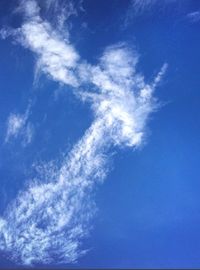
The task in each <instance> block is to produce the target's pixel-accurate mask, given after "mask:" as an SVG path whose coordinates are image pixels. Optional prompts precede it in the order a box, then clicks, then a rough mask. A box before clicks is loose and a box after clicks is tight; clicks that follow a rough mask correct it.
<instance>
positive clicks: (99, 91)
mask: <svg viewBox="0 0 200 270" xmlns="http://www.w3.org/2000/svg"><path fill="white" fill-rule="evenodd" d="M23 8H24V10H25V14H26V21H25V23H24V24H23V25H22V27H21V28H20V29H19V33H20V39H18V40H20V42H21V44H22V45H24V46H25V47H27V48H29V49H30V50H32V52H34V53H35V54H36V55H37V57H38V63H39V65H40V68H41V71H42V72H44V73H46V74H47V75H48V76H50V78H51V79H53V80H55V81H57V82H59V83H63V84H66V85H70V86H72V88H73V91H74V92H75V93H76V95H77V97H79V98H81V99H82V100H83V101H86V102H88V103H89V104H90V105H91V107H92V109H93V113H94V120H93V123H92V124H91V126H90V128H89V129H88V130H87V131H86V132H85V135H84V136H83V137H82V138H81V139H80V141H79V142H78V143H77V144H76V145H75V146H74V147H73V149H72V151H71V152H70V153H69V154H68V155H67V157H66V158H64V160H63V162H62V165H61V166H60V167H59V168H57V167H56V166H55V168H54V167H53V168H51V170H53V172H52V176H49V174H47V175H46V173H44V174H43V177H44V178H48V179H43V181H42V180H41V181H40V180H38V181H36V180H35V181H33V182H32V183H30V186H29V188H28V189H27V190H25V191H23V192H21V193H20V194H19V196H18V197H17V198H16V200H15V201H13V203H12V204H11V205H10V206H9V207H8V209H7V211H6V213H5V215H4V218H3V219H1V220H0V228H1V230H0V231H1V234H0V248H1V249H3V250H5V251H7V252H9V253H10V254H11V255H10V256H12V258H13V259H14V260H16V261H17V262H20V263H23V264H26V265H29V264H34V263H41V262H42V263H44V264H47V263H50V262H52V261H54V262H57V263H58V262H59V263H63V262H64V263H68V262H75V261H76V260H77V259H78V258H79V256H81V255H82V254H84V252H85V251H84V248H82V246H81V240H82V239H83V237H85V236H86V235H87V234H88V233H89V227H90V222H89V221H90V219H91V217H92V216H93V214H94V212H95V204H94V202H93V201H92V199H91V195H92V190H93V187H94V186H95V185H96V184H97V183H100V182H102V181H103V180H104V179H105V177H106V174H107V172H108V169H109V168H108V159H109V148H110V146H111V145H116V146H129V147H138V146H139V145H140V144H141V143H142V140H143V138H144V132H145V126H146V121H147V119H148V116H149V114H150V113H151V112H152V111H153V110H154V108H155V100H154V98H153V96H152V95H153V92H154V89H155V87H156V85H157V84H158V83H159V81H160V80H161V78H162V75H163V73H164V71H165V69H166V66H164V67H163V68H162V69H161V71H160V72H159V73H158V75H157V76H156V78H155V80H154V82H153V83H152V84H147V83H146V82H145V79H144V77H143V75H142V74H139V73H138V72H137V63H138V60H139V57H138V54H137V53H136V52H135V51H132V50H131V49H130V48H128V47H127V46H126V45H125V44H117V45H114V46H110V47H108V48H106V49H105V51H104V52H103V54H102V56H101V57H100V59H99V63H98V64H97V65H96V66H94V65H91V64H89V63H87V62H86V61H84V60H82V59H81V57H80V56H79V54H78V53H77V51H76V50H75V48H74V46H73V45H72V44H70V42H69V39H67V40H63V39H62V36H60V35H59V34H58V33H56V32H55V31H54V30H53V29H52V28H51V25H50V24H49V23H48V22H46V21H44V20H42V19H41V17H40V16H39V8H38V6H37V3H36V2H35V1H33V0H29V1H26V2H23ZM86 85H87V86H88V85H89V86H90V89H91V91H90V92H87V91H84V90H81V89H84V86H86ZM79 86H81V87H79ZM87 89H88V87H87ZM20 123H21V124H20ZM16 126H19V127H17V128H15V129H16V131H17V130H19V129H20V127H21V126H23V121H21V122H20V121H19V124H18V125H16Z"/></svg>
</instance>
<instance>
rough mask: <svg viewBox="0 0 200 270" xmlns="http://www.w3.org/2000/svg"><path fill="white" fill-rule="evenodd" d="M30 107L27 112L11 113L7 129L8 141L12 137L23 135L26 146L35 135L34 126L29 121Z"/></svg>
mask: <svg viewBox="0 0 200 270" xmlns="http://www.w3.org/2000/svg"><path fill="white" fill-rule="evenodd" d="M28 116H29V108H28V109H27V111H26V113H25V114H14V113H11V114H10V115H9V117H8V120H7V131H6V136H5V142H6V143H8V142H9V141H11V140H12V139H16V138H18V137H22V144H23V145H24V146H26V145H27V144H29V143H30V142H31V140H32V137H33V126H32V125H31V124H30V123H28Z"/></svg>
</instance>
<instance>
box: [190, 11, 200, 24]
mask: <svg viewBox="0 0 200 270" xmlns="http://www.w3.org/2000/svg"><path fill="white" fill-rule="evenodd" d="M187 18H188V19H189V20H190V21H191V22H193V23H195V22H198V21H200V11H199V10H197V11H194V12H191V13H188V14H187Z"/></svg>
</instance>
